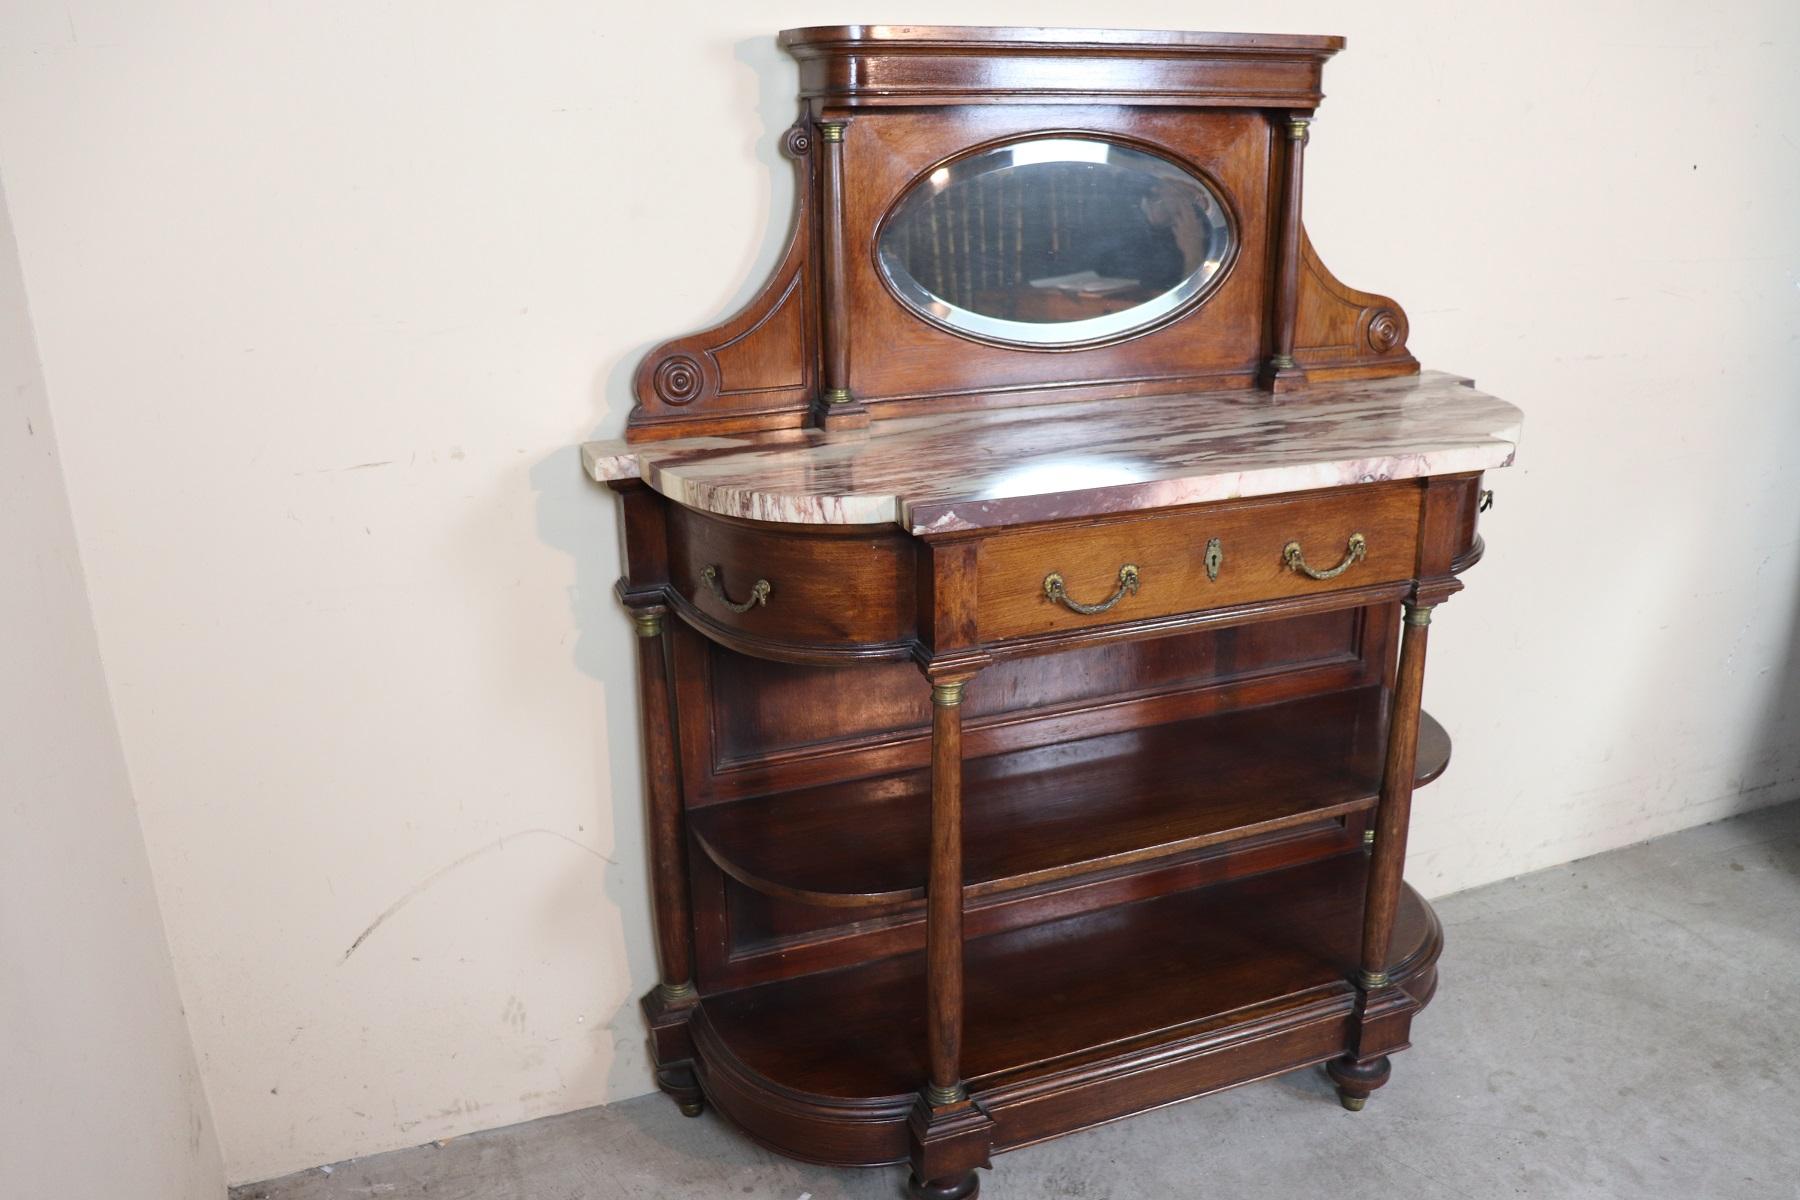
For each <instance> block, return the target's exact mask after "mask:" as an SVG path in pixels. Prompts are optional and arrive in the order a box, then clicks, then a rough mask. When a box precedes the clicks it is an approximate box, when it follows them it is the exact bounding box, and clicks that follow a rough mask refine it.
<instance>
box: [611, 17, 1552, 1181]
mask: <svg viewBox="0 0 1800 1200" xmlns="http://www.w3.org/2000/svg"><path fill="white" fill-rule="evenodd" d="M781 40H782V44H783V45H784V46H785V47H786V48H787V49H788V50H789V51H790V52H791V53H793V54H794V55H795V56H796V57H797V58H798V59H799V60H800V62H801V81H802V93H803V95H802V99H803V102H804V111H803V113H802V117H801V120H800V123H799V124H797V125H796V126H795V128H794V129H793V130H792V131H790V132H789V134H788V137H787V139H786V141H787V145H788V147H789V149H790V151H791V152H792V153H793V154H794V155H795V158H796V162H797V163H798V168H799V179H800V189H799V192H800V196H801V205H800V207H801V212H800V214H799V217H798V220H797V222H796V227H795V232H794V237H793V240H792V243H791V245H790V247H789V250H788V253H787V255H786V257H785V259H784V261H783V263H782V265H781V266H780V268H779V269H778V270H777V272H776V276H775V278H774V279H773V280H771V281H770V283H769V285H768V286H767V287H766V288H765V290H764V291H763V293H762V294H761V295H760V296H759V297H757V298H756V299H755V300H754V301H752V303H751V304H750V306H749V308H748V309H746V310H745V311H744V312H743V313H741V314H739V315H737V316H735V317H733V318H731V319H729V320H728V321H726V322H724V323H723V324H722V325H720V326H718V327H717V328H715V329H711V330H707V331H704V332H702V333H699V334H695V335H692V336H689V337H685V338H681V339H677V340H676V341H673V342H671V343H668V344H666V345H664V346H662V347H659V348H657V349H656V350H655V351H653V352H652V353H651V354H650V355H649V356H648V357H647V358H646V360H645V362H644V364H643V367H642V369H641V370H640V372H639V374H638V380H637V393H638V407H637V409H636V410H635V411H634V413H633V416H632V421H631V425H630V429H629V432H628V435H627V438H626V440H625V441H623V442H611V443H592V444H590V445H588V446H586V447H584V449H583V462H584V465H585V466H586V469H587V471H588V472H589V474H590V475H591V476H592V477H593V478H595V479H596V480H599V481H602V482H605V483H607V484H609V485H610V486H611V487H612V488H613V489H614V490H615V491H616V492H618V493H619V495H620V497H621V500H622V502H623V506H624V521H625V541H626V554H627V560H628V562H627V568H626V574H625V577H624V578H623V579H622V580H621V581H620V585H619V596H620V598H621V599H622V600H623V601H624V603H625V605H626V606H627V607H628V608H629V609H630V611H631V612H632V614H633V616H634V619H635V623H636V628H637V633H638V635H639V636H638V643H637V644H638V650H639V669H640V679H641V700H642V706H643V728H644V748H645V759H646V766H647V788H646V791H647V798H648V811H649V827H650V844H651V866H652V874H653V882H654V894H655V901H656V925H657V944H658V951H659V966H660V971H661V982H660V983H659V985H658V986H657V987H656V988H655V989H654V990H653V991H652V992H651V993H650V994H649V995H648V996H646V997H645V1000H644V1011H645V1015H646V1017H647V1019H648V1021H649V1026H650V1031H651V1038H652V1048H653V1052H654V1056H655V1061H656V1064H657V1077H658V1080H659V1082H660V1083H661V1085H662V1087H663V1089H664V1090H665V1091H667V1092H669V1093H670V1094H671V1095H672V1096H673V1097H674V1098H675V1099H676V1100H677V1101H678V1102H680V1103H681V1105H682V1106H683V1109H684V1111H687V1112H689V1113H690V1114H694V1115H697V1114H698V1113H699V1112H700V1111H701V1110H702V1108H703V1104H704V1102H705V1101H708V1100H710V1101H711V1103H712V1104H713V1105H714V1106H715V1107H716V1108H718V1109H719V1110H720V1111H721V1112H723V1113H725V1114H726V1115H727V1116H729V1117H730V1118H731V1119H732V1120H733V1121H734V1122H735V1123H736V1124H737V1125H738V1126H739V1127H741V1128H742V1129H743V1130H744V1131H745V1132H747V1133H748V1134H749V1135H750V1136H752V1137H754V1138H756V1139H757V1140H758V1141H760V1142H763V1143H764V1144H766V1145H769V1146H772V1147H773V1148H775V1149H777V1150H780V1151H782V1152H783V1153H786V1154H790V1155H793V1156H795V1157H798V1158H803V1159H808V1160H811V1161H816V1162H824V1163H833V1164H846V1165H875V1164H884V1163H895V1162H903V1161H910V1163H911V1166H912V1169H913V1177H912V1182H911V1186H912V1189H913V1192H914V1194H915V1195H917V1196H920V1197H928V1198H936V1200H954V1198H957V1197H965V1196H969V1195H972V1194H973V1193H974V1192H975V1190H976V1189H977V1186H978V1185H977V1182H976V1181H977V1178H978V1177H977V1176H976V1174H975V1169H976V1168H977V1167H981V1166H986V1165H988V1163H989V1158H990V1155H991V1153H992V1152H994V1151H998V1150H1004V1149H1008V1148H1012V1147H1016V1146H1021V1145H1025V1144H1028V1143H1031V1142H1034V1141H1038V1140H1041V1139H1043V1138H1046V1137H1050V1136H1054V1135H1057V1134H1061V1133H1065V1132H1069V1131H1071V1130H1075V1129H1080V1128H1083V1127H1086V1126H1089V1125H1093V1124H1096V1123H1098V1122H1101V1121H1106V1120H1110V1119H1112V1118H1115V1117H1118V1116H1121V1115H1125V1114H1128V1113H1132V1112H1137V1111H1141V1110H1143V1109H1146V1108H1151V1107H1155V1106H1158V1105H1162V1104H1166V1103H1169V1102H1172V1101H1175V1100H1179V1099H1184V1098H1187V1097H1191V1096H1197V1095H1200V1094H1203V1093H1206V1092H1210V1091H1215V1090H1218V1089H1220V1088H1224V1087H1228V1086H1231V1085H1233V1084H1237V1083H1240V1082H1244V1081H1247V1080H1252V1079H1257V1078H1261V1077H1263V1076H1266V1075H1269V1074H1271V1073H1274V1072H1278V1071H1284V1070H1289V1069H1292V1068H1296V1067H1301V1066H1305V1065H1307V1064H1312V1063H1325V1064H1327V1068H1328V1070H1329V1071H1330V1073H1331V1075H1332V1078H1333V1079H1334V1080H1335V1081H1336V1084H1337V1086H1338V1089H1339V1094H1340V1096H1341V1097H1342V1099H1343V1101H1344V1103H1345V1105H1346V1106H1347V1107H1351V1108H1360V1107H1362V1104H1363V1102H1364V1101H1365V1099H1366V1098H1367V1097H1368V1096H1369V1094H1370V1093H1371V1092H1372V1091H1373V1090H1374V1089H1376V1088H1378V1087H1380V1086H1381V1085H1382V1084H1383V1083H1385V1082H1386V1081H1387V1078H1388V1073H1389V1059H1388V1056H1389V1055H1390V1054H1391V1053H1393V1052H1394V1051H1396V1050H1399V1049H1402V1048H1404V1047H1405V1046H1406V1045H1407V1044H1408V1042H1407V1039H1408V1036H1409V1027H1410V1024H1411V1021H1412V1017H1413V1015H1414V1014H1415V1013H1416V1012H1417V1011H1418V1010H1419V1009H1420V1008H1421V1007H1422V1006H1423V1005H1424V1004H1425V1003H1426V1002H1427V1001H1429V1000H1430V998H1431V995H1432V991H1433V989H1434V987H1435V984H1436V967H1435V964H1436V961H1437V957H1438V953H1439V951H1440V949H1441V945H1442V938H1441V934H1440V931H1439V929H1438V925H1437V922H1436V919H1435V918H1434V917H1433V915H1432V913H1431V910H1430V908H1429V906H1427V905H1426V903H1425V902H1424V901H1423V900H1422V899H1421V898H1420V897H1419V896H1418V895H1417V893H1415V892H1413V891H1412V890H1411V889H1409V888H1407V887H1406V886H1405V884H1404V883H1403V882H1402V880H1401V873H1402V868H1403V865H1404V861H1405V850H1406V831H1407V823H1408V813H1409V809H1410V805H1411V801H1412V795H1413V791H1414V788H1415V787H1417V786H1419V785H1421V784H1424V783H1427V782H1429V781H1430V780H1432V779H1434V778H1436V776H1437V775H1438V774H1439V773H1440V772H1442V771H1443V769H1444V767H1445V765H1446V764H1447V762H1448V760H1449V755H1450V742H1449V738H1448V737H1447V736H1446V735H1445V733H1444V731H1443V730H1442V729H1441V728H1440V727H1439V726H1438V725H1437V724H1436V723H1435V722H1434V721H1432V719H1431V718H1430V717H1429V716H1427V715H1425V714H1424V713H1422V712H1421V711H1420V707H1419V697H1420V688H1421V684H1422V680H1423V673H1424V662H1425V643H1426V637H1427V634H1428V630H1429V624H1430V621H1431V616H1432V613H1433V610H1434V608H1435V607H1436V606H1437V605H1438V604H1439V603H1441V602H1442V601H1443V600H1445V599H1446V598H1448V597H1449V596H1450V595H1451V594H1453V593H1454V592H1455V591H1457V590H1458V589H1459V588H1460V587H1461V583H1460V582H1459V580H1458V578H1457V577H1458V575H1459V574H1460V573H1461V572H1462V571H1463V570H1464V569H1466V568H1467V567H1468V566H1470V565H1471V564H1473V563H1474V562H1475V561H1476V560H1477V559H1478V558H1479V557H1480V555H1481V549H1482V543H1481V540H1480V538H1479V537H1478V536H1477V534H1476V518H1477V513H1478V511H1479V510H1480V509H1481V508H1482V507H1483V506H1484V502H1485V496H1486V493H1485V492H1484V491H1483V489H1482V472H1484V471H1487V470H1489V469H1492V468H1496V467H1502V466H1505V465H1507V464H1508V463H1510V462H1511V461H1512V457H1513V453H1514V449H1515V446H1516V444H1517V441H1518V430H1519V423H1520V415H1519V412H1518V410H1517V409H1515V408H1513V407H1512V406H1511V405H1508V404H1506V403H1504V402H1502V401H1499V400H1496V399H1494V398H1493V397H1490V396H1487V395H1484V394H1483V393H1481V392H1479V391H1476V390H1475V389H1474V388H1473V387H1472V386H1470V385H1469V383H1468V381H1467V380H1463V379H1459V378H1456V377H1454V376H1450V375H1445V374H1441V373H1436V372H1427V373H1420V372H1419V369H1418V365H1417V363H1416V362H1415V361H1414V360H1413V359H1412V357H1411V356H1410V355H1409V354H1408V353H1407V352H1406V345H1405V342H1406V329H1407V326H1406V318H1405V315H1404V313H1403V312H1402V311H1401V310H1400V308H1399V306H1398V305H1397V304H1395V303H1394V302H1393V301H1392V300H1389V299H1387V298H1385V297H1381V296H1375V295H1371V294H1368V293H1363V292H1357V291H1354V290H1353V289H1350V288H1348V287H1346V286H1344V285H1343V284H1341V283H1339V282H1338V281H1337V280H1336V279H1335V278H1333V277H1332V276H1331V275H1330V273H1329V272H1327V271H1326V270H1325V269H1324V267H1323V265H1322V264H1321V263H1320V261H1319V259H1318V258H1317V256H1316V255H1315V254H1314V253H1313V251H1312V248H1311V245H1310V244H1309V243H1308V241H1307V239H1306V237H1305V234H1304V230H1303V229H1302V227H1301V225H1300V198H1301V196H1300V192H1301V187H1300V185H1301V154H1302V150H1303V147H1304V146H1305V143H1306V136H1307V118H1308V117H1309V116H1310V113H1311V109H1312V107H1313V106H1314V105H1316V104H1317V102H1318V99H1319V91H1318V82H1319V74H1320V68H1321V67H1322V64H1323V62H1324V59H1325V58H1326V57H1327V56H1329V55H1330V54H1331V53H1332V52H1334V51H1335V50H1336V49H1337V48H1338V47H1339V46H1340V45H1341V42H1340V41H1339V40H1338V39H1335V38H1318V37H1262V36H1256V35H1226V34H1149V33H1114V32H1107V31H1094V30H1083V31H1051V30H968V29H946V28H886V27H839V28H828V29H807V30H791V31H788V32H787V33H784V34H783V35H782V38H781Z"/></svg>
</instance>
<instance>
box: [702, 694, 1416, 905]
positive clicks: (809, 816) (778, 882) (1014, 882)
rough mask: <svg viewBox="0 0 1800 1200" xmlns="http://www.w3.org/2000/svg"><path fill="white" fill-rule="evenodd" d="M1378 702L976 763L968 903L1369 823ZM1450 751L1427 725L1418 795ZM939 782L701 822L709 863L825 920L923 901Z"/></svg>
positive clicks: (1291, 707) (1339, 699) (1321, 706)
mask: <svg viewBox="0 0 1800 1200" xmlns="http://www.w3.org/2000/svg"><path fill="white" fill-rule="evenodd" d="M1384 704H1385V694H1384V693H1383V691H1382V689H1380V688H1379V687H1365V688H1356V689H1352V690H1347V691H1341V692H1332V693H1328V694H1325V695H1321V696H1309V697H1305V698H1303V699H1298V700H1290V701H1285V702H1282V703H1278V704H1269V705H1264V706H1262V707H1259V708H1252V709H1244V710H1239V711H1235V712H1226V713H1218V714H1211V715H1207V716H1203V717H1196V718H1192V719H1189V720H1183V721H1174V722H1170V723H1168V724H1165V725H1157V726H1151V727H1147V728H1144V729H1137V730H1132V731H1130V732H1127V733H1114V734H1107V735H1103V736H1099V737H1091V738H1082V739H1079V740H1077V741H1071V742H1064V743H1062V744H1060V745H1053V746H1043V747H1037V748H1033V749H1026V750H1016V751H1011V752H1008V753H1004V754H997V755H992V756H989V757H986V758H979V759H971V760H969V761H968V762H967V763H965V764H964V768H963V792H964V818H963V819H964V826H963V843H964V879H965V883H966V886H967V889H968V894H969V896H970V897H971V898H979V897H982V896H985V895H989V894H992V893H996V892H1001V891H1006V890H1008V889H1013V888H1020V887H1028V886H1032V885H1036V884H1041V883H1046V882H1050V881H1053V880H1056V879H1060V878H1066V877H1069V876H1072V875H1077V874H1082V873H1086V872H1091V871H1096V870H1103V869H1109V868H1114V867H1120V866H1126V865H1129V864H1131V863H1137V862H1147V861H1151V860H1154V859H1158V858H1166V857H1169V856H1172V855H1176V854H1181V853H1184V852H1187V851H1190V850H1196V849H1199V848H1201V847H1205V846H1210V845H1216V844H1219V843H1223V842H1227V841H1234V840H1238V839H1242V838H1247V837H1253V836H1257V835H1260V834H1267V833H1273V832H1276V831H1278V830H1282V829H1288V828H1292V827H1295V826H1299V825H1303V824H1306V823H1309V822H1314V821H1317V820H1319V819H1320V818H1332V817H1341V816H1345V815H1348V814H1350V813H1355V812H1361V811H1364V810H1366V809H1369V808H1372V807H1373V806H1374V804H1375V798H1376V793H1377V791H1378V790H1379V787H1380V779H1381V762H1382V731H1383V729H1384V727H1385V726H1384V723H1383V714H1384V708H1383V705H1384ZM1449 758H1450V739H1449V737H1448V736H1447V735H1446V734H1445V733H1444V731H1443V729H1442V727H1440V726H1439V725H1438V724H1437V722H1436V721H1433V720H1432V719H1431V718H1430V717H1429V716H1424V717H1422V729H1421V736H1420V739H1419V754H1418V764H1417V772H1418V782H1419V783H1420V784H1423V783H1428V782H1430V781H1431V780H1432V779H1435V778H1437V776H1438V775H1439V774H1441V773H1442V772H1443V770H1444V766H1445V764H1446V763H1448V761H1449ZM930 819H931V776H930V772H929V771H925V770H914V771H906V772H902V773H898V774H893V775H885V776H877V777H874V778H868V779H857V780H852V781H849V782H845V783H834V784H829V785H825V786H821V787H810V788H804V789H800V790H797V791H793V792H788V793H785V794H782V795H776V796H765V797H757V798H754V799H749V800H740V801H735V802H733V803H730V804H721V805H713V806H709V807H706V808H700V809H696V810H694V811H692V812H690V813H689V815H688V824H689V828H690V829H691V830H692V831H693V834H694V837H695V839H696V840H697V841H698V842H699V844H700V846H701V848H702V849H704V850H705V852H706V854H707V856H708V857H709V858H711V859H712V860H713V861H714V863H716V864H717V865H718V867H719V868H720V869H721V870H722V871H724V872H725V873H726V874H727V875H730V876H731V877H732V878H734V879H736V880H737V881H738V882H739V883H741V884H743V885H745V886H746V887H749V888H751V889H753V890H755V891H759V892H762V893H765V894H767V895H772V896H779V897H782V898H784V899H788V900H796V901H799V902H801V903H805V904H814V905H822V906H829V907H858V906H864V905H885V904H892V903H896V902H903V901H908V900H918V899H920V898H921V897H923V895H924V881H925V876H926V862H927V858H928V851H929V842H930Z"/></svg>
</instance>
